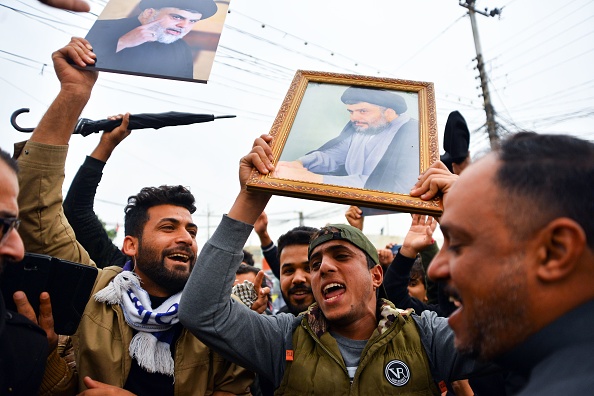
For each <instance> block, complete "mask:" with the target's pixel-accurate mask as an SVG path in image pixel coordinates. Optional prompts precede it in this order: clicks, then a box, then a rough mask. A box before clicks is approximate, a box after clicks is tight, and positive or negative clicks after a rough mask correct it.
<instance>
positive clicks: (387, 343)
mask: <svg viewBox="0 0 594 396" xmlns="http://www.w3.org/2000/svg"><path fill="white" fill-rule="evenodd" d="M378 310H379V317H380V320H379V323H378V326H377V329H376V330H375V331H374V332H373V334H372V336H371V338H370V339H369V340H368V342H367V345H366V346H365V349H364V350H363V353H362V354H361V360H360V362H359V366H358V367H357V371H356V373H355V376H354V379H353V382H352V383H351V382H350V378H349V375H348V372H347V368H346V366H345V364H344V361H343V359H342V355H341V353H340V350H339V349H338V344H337V343H336V340H335V339H334V338H333V337H332V336H331V335H330V333H329V332H328V328H327V322H326V319H325V318H324V316H323V315H322V313H321V311H320V309H319V308H318V306H317V304H316V305H312V306H311V307H310V308H309V310H308V311H307V313H306V314H305V315H304V317H303V320H302V321H301V322H300V324H299V326H298V327H297V328H296V329H295V331H294V332H293V350H294V351H295V353H294V356H293V360H292V361H288V362H287V365H286V369H285V374H284V377H283V380H282V382H281V385H280V386H279V388H278V389H277V391H276V394H278V395H312V394H316V395H353V396H355V395H438V394H439V391H438V387H437V385H436V384H435V381H434V380H433V377H432V374H431V369H430V366H429V359H428V357H427V354H426V352H425V349H424V348H423V345H422V343H421V338H420V335H419V331H418V328H417V326H416V324H415V321H414V319H413V318H412V317H411V316H410V313H411V311H410V310H408V311H404V310H399V309H397V308H395V307H394V306H393V305H392V304H391V303H390V302H389V301H386V300H381V301H380V305H379V307H378ZM329 379H332V380H329Z"/></svg>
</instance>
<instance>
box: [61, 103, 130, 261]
mask: <svg viewBox="0 0 594 396" xmlns="http://www.w3.org/2000/svg"><path fill="white" fill-rule="evenodd" d="M118 118H121V119H122V124H121V125H120V126H119V127H117V128H115V129H114V130H113V131H109V132H108V131H106V132H104V133H103V135H102V136H101V139H100V141H99V144H98V145H97V147H96V148H95V150H93V152H92V153H91V155H90V156H89V157H87V158H86V160H85V162H84V163H83V164H82V166H81V167H80V169H79V170H78V172H77V174H76V176H75V177H74V179H73V180H72V183H71V184H70V188H69V190H68V194H67V195H66V198H65V199H64V213H65V214H66V218H67V219H68V222H69V223H70V225H71V226H72V229H73V230H74V232H75V234H76V239H77V240H78V241H79V242H80V244H81V245H82V246H83V247H84V248H85V249H86V250H87V251H88V252H89V255H90V256H91V259H92V260H93V261H94V262H95V263H96V264H97V266H98V267H101V268H103V267H106V266H109V265H117V266H119V267H123V266H124V264H125V263H126V260H127V257H126V255H125V254H124V253H122V251H121V250H120V249H119V248H118V247H117V246H116V245H114V244H113V243H112V242H111V239H110V238H109V236H108V235H107V231H105V228H104V227H103V224H102V223H101V221H100V220H99V218H98V217H97V215H96V214H95V211H94V209H93V204H94V201H95V195H96V193H97V186H98V185H99V182H100V181H101V176H102V171H103V167H104V166H105V164H106V162H107V160H108V159H109V157H110V156H111V154H112V152H113V150H114V149H115V148H116V147H117V145H118V144H119V143H121V142H122V141H123V140H124V139H125V138H126V137H127V136H128V135H130V130H129V129H128V122H129V120H130V114H126V115H124V116H122V115H119V116H115V117H110V119H118Z"/></svg>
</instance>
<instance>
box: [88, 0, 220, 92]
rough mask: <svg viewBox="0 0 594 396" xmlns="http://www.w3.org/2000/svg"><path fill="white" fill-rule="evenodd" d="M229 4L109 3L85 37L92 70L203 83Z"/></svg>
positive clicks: (196, 0)
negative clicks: (90, 50) (93, 59)
mask: <svg viewBox="0 0 594 396" xmlns="http://www.w3.org/2000/svg"><path fill="white" fill-rule="evenodd" d="M229 1H230V0H216V1H215V0H111V1H109V3H108V4H107V5H106V6H105V8H104V10H103V12H102V13H101V15H99V18H98V19H97V21H96V22H95V23H94V24H93V26H92V27H91V29H90V30H89V32H88V33H87V35H86V37H85V38H86V39H87V40H88V41H89V42H90V43H91V45H92V46H93V51H94V52H95V54H96V55H97V59H96V63H95V65H94V68H95V69H96V70H101V71H108V72H114V73H122V74H132V75H140V76H148V77H158V78H166V79H172V80H182V81H194V82H202V83H206V82H207V81H208V78H209V76H210V71H211V69H212V64H213V62H214V57H215V53H216V50H217V47H218V44H219V39H220V36H221V31H222V30H223V25H224V23H225V17H226V16H227V10H228V8H229Z"/></svg>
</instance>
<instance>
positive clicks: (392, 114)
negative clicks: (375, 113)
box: [384, 107, 398, 122]
mask: <svg viewBox="0 0 594 396" xmlns="http://www.w3.org/2000/svg"><path fill="white" fill-rule="evenodd" d="M384 116H385V117H386V120H388V122H392V121H394V120H395V119H396V118H398V114H397V113H396V111H395V110H394V109H391V108H389V107H388V108H386V110H385V111H384Z"/></svg>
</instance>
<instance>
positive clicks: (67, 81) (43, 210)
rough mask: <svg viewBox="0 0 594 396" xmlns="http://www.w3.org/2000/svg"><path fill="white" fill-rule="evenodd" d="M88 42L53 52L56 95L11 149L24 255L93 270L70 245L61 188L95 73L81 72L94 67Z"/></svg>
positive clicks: (74, 243) (73, 241) (76, 41)
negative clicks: (57, 83) (43, 256)
mask: <svg viewBox="0 0 594 396" xmlns="http://www.w3.org/2000/svg"><path fill="white" fill-rule="evenodd" d="M94 57H95V55H94V54H93V52H92V51H91V48H90V45H89V44H88V42H87V41H86V40H84V39H81V38H73V39H72V40H71V41H70V43H69V44H68V45H67V46H66V47H64V48H62V49H60V50H58V51H56V52H54V53H53V55H52V59H53V62H54V69H55V70H56V74H57V76H58V79H59V80H60V92H59V93H58V96H57V97H56V99H55V100H54V101H53V102H52V104H51V105H50V107H49V109H48V110H47V112H46V113H45V115H44V116H43V118H42V119H41V121H40V122H39V125H38V126H37V128H35V131H34V132H33V135H32V136H31V139H29V141H28V142H25V144H17V145H15V156H16V157H17V161H18V163H19V167H20V170H21V171H20V172H19V186H20V191H21V194H20V195H19V207H20V209H21V212H20V216H21V219H22V223H21V228H20V233H21V236H22V238H23V241H24V243H25V249H26V250H27V251H29V252H34V253H42V254H47V255H50V256H55V257H59V258H62V259H66V260H70V261H75V262H79V263H83V264H90V265H94V264H93V263H92V261H91V260H90V258H89V255H88V253H87V252H86V250H85V249H84V248H83V247H82V246H81V245H80V244H79V243H78V242H77V241H76V237H75V235H74V232H73V231H72V228H71V227H70V225H69V224H68V221H67V220H66V218H65V216H64V212H63V209H62V185H63V183H64V164H65V161H66V153H67V151H68V142H69V140H70V136H71V134H72V131H73V130H74V127H75V125H76V122H77V120H78V117H79V116H80V113H81V112H82V110H83V108H84V107H85V105H86V103H87V102H88V100H89V98H90V96H91V90H92V89H93V86H94V84H95V81H96V80H97V72H92V71H86V70H81V69H78V68H75V67H74V66H72V65H71V64H70V63H69V62H68V59H71V60H72V61H73V62H74V63H76V64H77V65H78V66H81V67H83V68H84V66H86V65H87V64H93V63H94Z"/></svg>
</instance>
